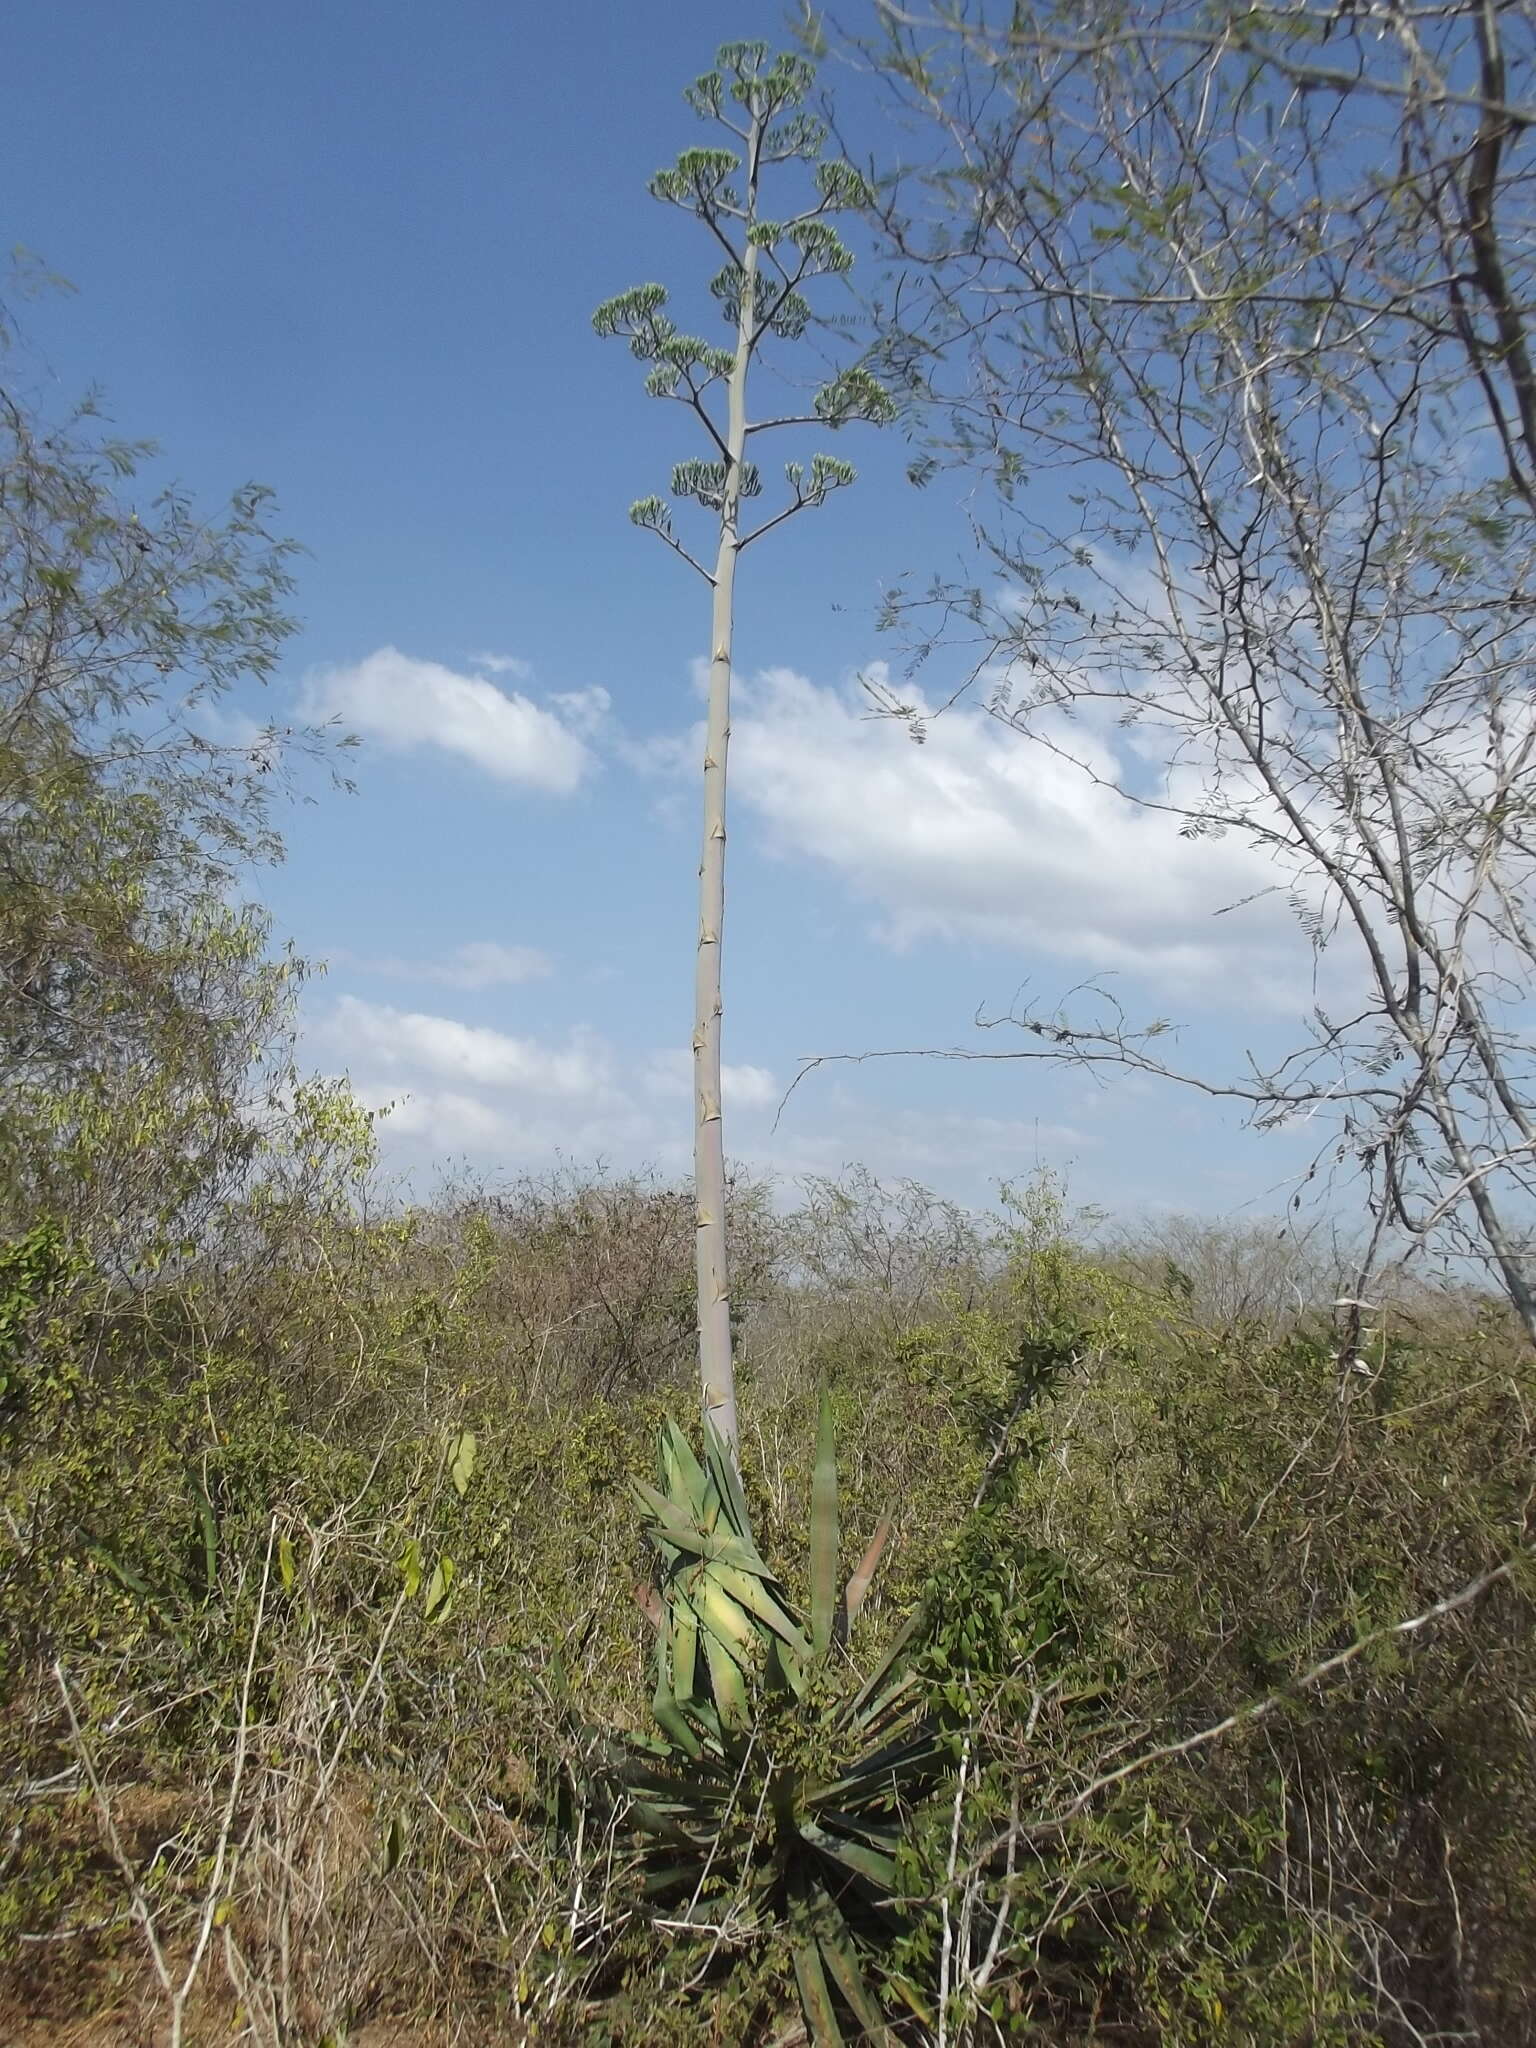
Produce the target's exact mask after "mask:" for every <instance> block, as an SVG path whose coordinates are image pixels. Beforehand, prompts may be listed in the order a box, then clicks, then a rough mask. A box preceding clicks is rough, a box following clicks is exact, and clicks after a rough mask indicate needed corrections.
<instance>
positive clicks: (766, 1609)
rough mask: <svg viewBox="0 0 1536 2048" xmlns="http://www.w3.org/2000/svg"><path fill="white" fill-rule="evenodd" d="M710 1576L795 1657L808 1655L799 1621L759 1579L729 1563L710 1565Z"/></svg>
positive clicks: (806, 1643)
mask: <svg viewBox="0 0 1536 2048" xmlns="http://www.w3.org/2000/svg"><path fill="white" fill-rule="evenodd" d="M710 1577H711V1578H712V1579H713V1580H714V1582H715V1584H716V1585H717V1586H719V1587H720V1588H721V1590H722V1591H723V1592H725V1593H728V1594H729V1595H730V1597H731V1598H732V1599H733V1600H735V1601H736V1602H737V1604H738V1605H739V1606H741V1607H743V1608H745V1609H746V1611H747V1613H748V1614H750V1615H751V1616H752V1617H753V1619H754V1620H756V1621H760V1622H762V1623H764V1624H765V1626H767V1627H768V1628H770V1629H772V1631H773V1633H774V1634H775V1635H776V1636H777V1637H778V1639H779V1641H780V1642H781V1643H784V1644H785V1645H787V1647H788V1648H789V1649H791V1650H792V1651H793V1652H794V1654H795V1655H796V1656H797V1657H799V1658H801V1659H802V1660H803V1659H806V1658H808V1657H809V1656H810V1655H811V1645H810V1644H809V1643H808V1642H807V1641H806V1639H805V1637H804V1635H803V1634H802V1633H801V1630H800V1627H799V1624H798V1623H797V1622H796V1621H795V1619H794V1617H793V1616H792V1615H791V1614H790V1613H789V1612H788V1610H787V1609H786V1608H785V1607H784V1605H783V1604H782V1602H781V1601H779V1600H778V1599H776V1598H775V1597H774V1594H773V1593H772V1592H771V1591H770V1590H769V1587H768V1585H766V1584H765V1583H764V1582H763V1580H762V1579H760V1578H758V1577H756V1576H754V1575H753V1574H751V1573H748V1572H742V1571H740V1570H738V1569H737V1567H736V1566H734V1565H731V1564H726V1565H723V1566H719V1565H713V1564H712V1565H711V1567H710Z"/></svg>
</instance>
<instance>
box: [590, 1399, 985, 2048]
mask: <svg viewBox="0 0 1536 2048" xmlns="http://www.w3.org/2000/svg"><path fill="white" fill-rule="evenodd" d="M660 1464H661V1484H660V1486H659V1487H653V1486H647V1485H645V1484H643V1483H640V1484H637V1486H636V1492H637V1495H638V1497H639V1500H640V1503H641V1506H642V1508H643V1510H644V1513H645V1517H646V1521H645V1532H646V1536H647V1538H648V1540H649V1542H650V1545H651V1548H652V1550H653V1551H654V1553H655V1557H656V1561H657V1567H658V1572H657V1583H656V1586H655V1588H654V1589H645V1590H644V1592H643V1593H642V1594H641V1602H642V1605H643V1606H645V1607H646V1610H647V1612H648V1613H649V1614H650V1617H651V1619H652V1622H653V1623H654V1625H655V1627H656V1691H655V1697H654V1699H653V1702H652V1706H653V1710H654V1713H655V1718H656V1723H657V1726H658V1728H659V1730H660V1737H659V1739H657V1740H652V1741H644V1740H640V1739H638V1738H634V1739H631V1740H630V1741H629V1742H628V1743H627V1744H626V1745H625V1748H624V1750H623V1752H622V1754H621V1755H620V1756H619V1758H618V1759H617V1761H616V1767H615V1772H614V1776H615V1778H616V1779H617V1781H618V1783H619V1785H620V1786H621V1787H622V1790H623V1792H624V1793H625V1795H626V1796H627V1799H628V1804H629V1813H630V1817H631V1819H632V1821H633V1823H634V1824H635V1825H636V1826H637V1827H638V1828H639V1829H640V1830H641V1831H642V1832H643V1834H644V1835H645V1836H646V1837H647V1842H648V1846H647V1850H646V1857H645V1863H646V1872H645V1884H646V1889H647V1892H648V1894H649V1896H650V1898H651V1900H652V1901H653V1903H654V1905H655V1908H656V1910H657V1913H658V1917H662V1916H664V1917H665V1918H666V1919H667V1920H668V1922H669V1923H670V1924H673V1925H677V1924H679V1923H690V1922H691V1923H693V1924H695V1925H698V1926H701V1927H705V1926H707V1927H710V1928H718V1927H721V1926H724V1927H725V1928H726V1929H727V1932H728V1935H729V1937H730V1938H731V1939H733V1940H734V1939H739V1938H751V1937H752V1936H754V1935H760V1934H767V1933H771V1932H772V1931H774V1930H775V1929H779V1930H781V1931H782V1932H784V1933H785V1934H787V1936H788V1941H789V1947H790V1953H791V1956H792V1959H793V1964H794V1972H795V1978H796V1982H797V1984H798V1987H799V1992H800V1999H801V2003H802V2006H803V2009H804V2013H805V2018H806V2024H807V2026H808V2028H809V2030H810V2034H811V2038H812V2040H813V2041H814V2042H815V2043H817V2044H818V2048H821V2044H832V2043H840V2042H841V2041H842V2040H843V2038H844V2035H843V2031H842V2029H843V2023H844V2022H843V2018H842V2015H844V2014H846V2015H847V2016H848V2017H850V2018H851V2019H852V2021H853V2022H854V2023H855V2026H856V2028H857V2030H858V2035H859V2038H860V2039H873V2040H884V2039H886V2038H887V2033H886V2023H885V2018H884V2015H883V2014H882V2011H881V2008H880V2004H879V2002H878V2000H877V1998H876V1996H875V1994H874V1992H873V1991H872V1989H871V1988H870V1984H869V1980H868V1977H867V1976H866V1972H865V1959H866V1957H867V1956H868V1954H869V1952H870V1951H871V1949H873V1948H877V1947H879V1946H880V1945H882V1943H883V1942H884V1941H885V1940H887V1939H889V1937H890V1936H891V1935H892V1934H893V1933H894V1932H895V1930H896V1926H897V1924H898V1915H897V1913H896V1911H895V1909H894V1907H893V1904H892V1896H891V1895H892V1892H893V1890H894V1887H895V1878H896V1862H895V1852H896V1849H897V1845H898V1841H899V1838H900V1834H901V1829H902V1825H903V1819H904V1815H905V1813H906V1812H907V1811H908V1810H909V1809H910V1807H911V1806H912V1805H913V1804H914V1803H915V1802H916V1801H917V1800H919V1799H921V1798H922V1797H923V1796H924V1794H925V1793H926V1791H927V1790H928V1788H929V1786H930V1785H931V1783H932V1780H933V1778H934V1777H935V1775H936V1773H937V1771H938V1770H939V1769H940V1768H941V1767H942V1762H943V1758H944V1751H943V1749H942V1747H941V1745H940V1742H939V1740H938V1735H937V1731H936V1730H935V1729H934V1727H933V1726H932V1724H931V1722H930V1719H929V1716H928V1714H927V1711H926V1707H925V1703H924V1698H923V1693H922V1686H921V1681H920V1679H919V1677H918V1674H917V1673H916V1672H915V1671H914V1670H913V1669H911V1668H910V1666H909V1663H908V1661H907V1650H908V1646H909V1644H910V1642H911V1640H912V1638H913V1635H914V1632H915V1623H914V1624H913V1625H912V1626H909V1628H908V1630H907V1631H906V1632H905V1634H904V1635H903V1637H902V1638H901V1640H900V1641H898V1643H897V1644H896V1646H895V1648H894V1649H893V1650H892V1651H891V1652H890V1653H889V1654H888V1655H887V1656H886V1657H885V1659H884V1660H883V1662H882V1663H881V1664H880V1666H879V1668H878V1669H877V1670H876V1671H875V1672H874V1673H873V1674H872V1675H871V1676H870V1677H868V1678H866V1679H863V1680H862V1681H861V1680H860V1679H859V1678H858V1677H857V1675H856V1674H855V1673H854V1671H853V1669H852V1666H851V1664H850V1662H849V1660H848V1657H847V1653H846V1642H847V1636H848V1630H849V1625H850V1624H851V1622H852V1621H853V1619H854V1618H855V1616H856V1615H857V1613H858V1611H859V1608H860V1607H861V1605H862V1604H863V1601H864V1598H865V1595H866V1594H867V1592H868V1590H869V1585H870V1581H871V1579H872V1577H873V1575H874V1571H875V1568H876V1566H877V1564H878V1562H879V1558H880V1553H881V1551H882V1549H883V1547H884V1544H885V1541H886V1538H887V1536H888V1534H889V1524H888V1523H882V1524H881V1527H880V1528H879V1529H878V1530H877V1531H876V1534H875V1538H874V1541H873V1542H872V1543H871V1544H870V1546H869V1549H868V1550H867V1551H866V1552H865V1555H864V1557H863V1558H862V1560H861V1561H860V1563H859V1565H858V1567H857V1568H856V1570H855V1571H854V1573H853V1575H852V1576H851V1578H849V1579H848V1581H847V1583H846V1584H845V1585H843V1584H840V1573H839V1569H838V1529H837V1468H836V1460H835V1455H834V1447H833V1428H832V1417H831V1410H830V1405H829V1403H828V1401H827V1399H826V1396H825V1395H823V1397H822V1403H821V1416H820V1422H819V1426H818V1430H817V1441H816V1462H815V1470H814V1476H813V1480H812V1497H811V1586H810V1593H811V1599H810V1616H809V1620H808V1622H807V1621H805V1620H803V1619H802V1618H801V1617H799V1616H797V1615H796V1613H795V1611H794V1609H793V1607H792V1605H791V1602H790V1598H789V1595H788V1594H787V1593H786V1590H785V1588H784V1586H783V1585H782V1583H781V1582H780V1581H779V1580H778V1579H777V1578H776V1577H775V1575H774V1573H773V1571H772V1570H771V1569H770V1567H769V1566H768V1565H767V1564H765V1563H764V1561H763V1558H762V1556H761V1555H760V1553H759V1551H758V1548H757V1544H756V1541H755V1539H754V1537H753V1534H752V1527H751V1522H750V1520H749V1518H748V1514H747V1505H746V1500H745V1498H744V1496H743V1493H742V1489H741V1482H740V1480H739V1478H738V1476H737V1472H736V1468H735V1465H734V1463H733V1461H732V1459H731V1457H730V1455H729V1452H728V1451H727V1449H726V1448H725V1446H724V1445H723V1443H722V1442H721V1440H720V1439H719V1438H718V1437H716V1436H715V1435H714V1434H713V1432H709V1433H708V1438H707V1442H706V1446H705V1454H704V1459H703V1462H702V1463H701V1462H700V1461H699V1459H698V1458H697V1457H696V1456H695V1455H694V1452H693V1450H692V1448H691V1447H690V1445H689V1443H688V1440H687V1438H686V1437H685V1436H684V1435H683V1433H682V1431H681V1430H679V1429H678V1428H677V1427H676V1426H675V1425H674V1424H671V1423H669V1424H667V1425H666V1426H665V1428H664V1429H663V1430H662V1433H661V1441H660Z"/></svg>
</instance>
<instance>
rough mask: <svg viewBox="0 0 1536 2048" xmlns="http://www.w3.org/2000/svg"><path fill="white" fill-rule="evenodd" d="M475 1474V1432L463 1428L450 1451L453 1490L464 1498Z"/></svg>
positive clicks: (460, 1497)
mask: <svg viewBox="0 0 1536 2048" xmlns="http://www.w3.org/2000/svg"><path fill="white" fill-rule="evenodd" d="M474 1476H475V1432H474V1431H473V1430H472V1429H461V1430H460V1431H459V1434H458V1435H457V1436H456V1437H455V1438H454V1440H453V1444H452V1446H451V1447H450V1450H449V1453H448V1477H449V1478H450V1479H451V1480H452V1482H453V1490H454V1492H455V1493H456V1494H457V1495H458V1496H459V1499H460V1500H462V1499H463V1498H464V1496H465V1494H466V1493H468V1491H469V1482H470V1480H471V1479H473V1478H474Z"/></svg>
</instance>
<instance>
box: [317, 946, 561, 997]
mask: <svg viewBox="0 0 1536 2048" xmlns="http://www.w3.org/2000/svg"><path fill="white" fill-rule="evenodd" d="M335 957H336V958H338V959H340V960H342V961H344V962H345V963H346V964H347V965H349V966H352V967H358V968H361V969H362V971H363V972H364V973H365V974H388V975H393V976H394V977H396V978H397V979H398V980H401V981H429V982H435V983H438V984H440V985H441V986H442V987H444V988H508V987H511V986H513V985H514V984H516V983H518V982H524V981H543V980H545V979H547V977H548V976H549V975H551V974H553V973H554V971H555V970H554V965H553V962H552V961H551V960H550V957H549V955H548V954H547V953H541V952H540V951H539V949H538V947H537V946H502V945H498V944H497V942H496V941H495V940H494V939H472V940H471V941H470V942H469V943H468V944H467V945H464V946H456V947H455V948H454V950H453V951H452V952H451V953H450V954H448V955H447V957H446V958H444V959H441V960H401V959H397V958H396V957H394V956H393V955H390V956H387V957H385V958H383V959H359V958H358V957H357V956H356V955H355V954H351V953H341V954H338V955H336V956H335Z"/></svg>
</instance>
